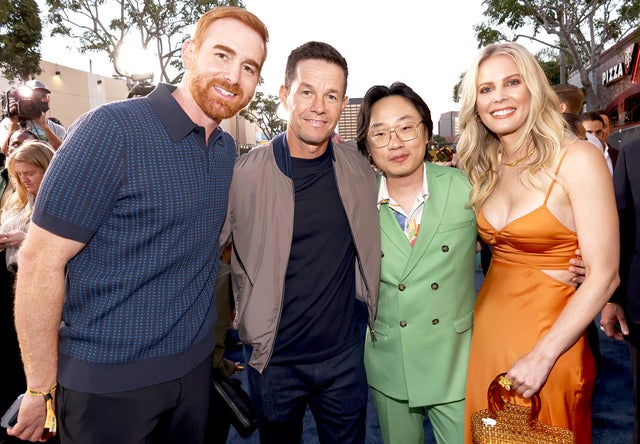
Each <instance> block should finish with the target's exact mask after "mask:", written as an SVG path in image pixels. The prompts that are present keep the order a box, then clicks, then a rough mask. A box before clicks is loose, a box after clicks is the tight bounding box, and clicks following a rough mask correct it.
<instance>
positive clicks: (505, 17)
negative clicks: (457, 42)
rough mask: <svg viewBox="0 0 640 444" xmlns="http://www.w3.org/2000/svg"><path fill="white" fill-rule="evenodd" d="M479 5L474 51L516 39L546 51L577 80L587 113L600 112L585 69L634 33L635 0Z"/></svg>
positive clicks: (492, 0) (489, 0)
mask: <svg viewBox="0 0 640 444" xmlns="http://www.w3.org/2000/svg"><path fill="white" fill-rule="evenodd" d="M482 4H483V5H484V6H485V11H484V14H483V16H484V17H485V21H484V22H483V23H480V24H478V25H476V26H475V27H474V29H475V32H476V38H477V40H478V44H479V45H478V47H482V46H485V45H487V44H490V43H494V42H499V41H516V40H519V39H528V40H529V41H534V42H537V43H541V44H543V45H546V46H548V47H549V48H551V49H552V50H553V51H554V52H555V54H556V57H555V58H554V59H555V60H558V61H560V60H562V59H566V60H567V61H569V66H568V67H569V68H570V69H572V70H573V71H575V72H577V73H578V74H579V75H580V81H581V83H582V86H583V87H584V89H585V93H586V99H587V103H588V105H589V109H596V108H600V107H601V103H600V101H599V98H598V97H599V95H598V94H597V88H598V84H597V83H592V82H591V76H590V74H591V72H590V71H591V69H593V67H597V66H598V64H599V61H600V54H601V53H602V52H603V51H604V50H605V49H606V48H608V47H609V46H611V45H612V44H614V43H616V42H617V41H618V40H620V39H622V38H624V37H625V36H627V35H629V34H630V33H631V32H634V30H636V29H637V28H638V16H639V15H640V0H484V1H483V3H482ZM544 60H545V63H550V62H551V59H550V58H546V59H544ZM558 63H560V62H558ZM547 68H549V66H547Z"/></svg>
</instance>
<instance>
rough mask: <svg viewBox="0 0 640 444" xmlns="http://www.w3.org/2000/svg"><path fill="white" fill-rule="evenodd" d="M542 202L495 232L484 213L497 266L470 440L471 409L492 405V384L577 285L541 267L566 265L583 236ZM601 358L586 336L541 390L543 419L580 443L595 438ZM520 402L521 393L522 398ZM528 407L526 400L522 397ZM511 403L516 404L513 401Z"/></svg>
mask: <svg viewBox="0 0 640 444" xmlns="http://www.w3.org/2000/svg"><path fill="white" fill-rule="evenodd" d="M552 188H553V182H552V184H551V186H550V187H549V190H548V191H547V194H546V198H545V201H544V203H543V205H542V206H540V207H539V208H537V209H535V210H533V211H532V212H530V213H528V214H526V215H524V216H522V217H520V218H518V219H515V220H513V221H512V222H510V223H508V224H507V225H506V226H505V227H503V228H502V229H500V230H496V229H495V228H494V227H492V226H491V224H490V223H489V222H488V221H487V220H486V218H485V217H484V214H483V213H482V210H480V211H479V212H478V218H477V224H478V232H479V233H480V236H481V237H482V239H483V240H484V241H485V242H486V243H488V244H490V245H491V247H492V251H493V256H492V260H491V266H490V267H489V271H488V273H487V275H486V277H485V280H484V282H483V284H482V287H481V288H480V292H479V293H478V299H477V302H476V305H475V311H474V324H473V336H472V340H471V351H470V356H469V370H468V375H467V391H466V411H465V443H471V442H472V437H471V414H472V413H473V412H475V411H476V410H480V409H486V408H487V388H488V387H489V383H490V382H491V381H492V380H493V379H494V378H495V377H496V375H498V374H499V373H502V372H507V371H508V370H509V368H510V367H511V364H512V363H513V362H514V361H516V360H517V359H518V358H520V357H522V356H523V355H524V354H526V353H528V352H529V351H531V349H532V348H533V346H534V345H535V344H536V342H538V340H539V339H540V338H541V337H542V336H543V335H544V334H545V333H546V332H547V331H548V330H549V329H550V328H551V326H552V325H553V323H554V321H555V320H556V319H557V317H558V316H559V315H560V312H561V311H562V309H563V308H564V307H565V305H566V304H567V302H568V301H569V300H570V299H571V297H572V296H573V295H574V294H575V288H574V287H573V286H570V285H567V284H564V283H562V282H560V281H557V280H555V279H554V278H552V277H550V276H548V275H547V274H545V273H544V272H543V271H541V270H566V269H567V268H568V266H569V259H570V258H572V257H574V255H575V250H576V249H577V247H578V239H577V235H576V233H575V232H574V231H571V230H569V229H568V228H566V227H565V226H564V225H563V224H562V223H560V221H559V220H558V219H556V218H555V216H554V215H553V214H552V213H551V212H550V211H549V209H548V208H547V206H546V204H547V200H548V198H549V194H550V193H551V190H552ZM595 377H596V373H595V362H594V358H593V355H592V353H591V350H590V348H589V345H588V343H587V337H586V334H583V335H582V336H581V337H580V338H579V339H578V340H577V342H576V343H575V344H574V345H573V346H572V347H571V348H570V349H569V350H567V351H566V352H565V353H564V354H563V355H561V356H560V357H559V358H558V360H557V361H556V363H555V365H554V366H553V369H552V370H551V373H550V374H549V378H548V379H547V382H546V383H545V385H544V386H543V387H542V389H541V391H540V398H541V400H542V408H541V410H540V415H539V416H538V419H539V420H540V421H542V422H546V423H549V424H553V425H559V426H562V427H565V428H568V429H570V430H572V431H573V432H574V434H575V436H576V443H578V444H582V443H585V444H586V443H591V397H592V393H593V387H594V385H595ZM521 400H522V398H521ZM517 401H518V403H522V404H523V405H529V401H528V400H522V402H520V400H517ZM510 402H514V401H513V400H512V401H510Z"/></svg>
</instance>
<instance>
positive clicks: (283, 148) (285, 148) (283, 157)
mask: <svg viewBox="0 0 640 444" xmlns="http://www.w3.org/2000/svg"><path fill="white" fill-rule="evenodd" d="M327 149H328V150H329V151H330V153H331V158H332V159H333V160H334V161H335V160H336V156H335V151H334V149H333V141H332V140H329V145H327ZM273 155H274V156H275V158H276V164H277V165H278V168H279V169H280V171H282V173H283V174H284V175H285V176H287V177H288V178H291V151H289V143H288V142H287V133H286V132H284V133H280V134H278V135H277V136H276V137H275V138H274V139H273Z"/></svg>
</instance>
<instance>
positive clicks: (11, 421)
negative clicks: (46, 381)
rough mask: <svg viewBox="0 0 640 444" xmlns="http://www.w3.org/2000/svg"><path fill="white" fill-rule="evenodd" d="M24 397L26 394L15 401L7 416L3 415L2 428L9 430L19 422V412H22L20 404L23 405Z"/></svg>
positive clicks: (0, 422) (0, 421) (0, 424)
mask: <svg viewBox="0 0 640 444" xmlns="http://www.w3.org/2000/svg"><path fill="white" fill-rule="evenodd" d="M23 396H24V393H23V394H21V395H20V396H18V397H17V398H16V400H15V401H13V404H11V407H9V409H8V410H7V411H6V412H5V414H4V415H2V419H1V420H0V426H2V427H4V428H5V429H7V428H9V427H13V426H14V425H16V423H17V422H18V412H19V411H20V404H21V403H22V397H23Z"/></svg>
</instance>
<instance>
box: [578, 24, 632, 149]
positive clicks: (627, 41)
mask: <svg viewBox="0 0 640 444" xmlns="http://www.w3.org/2000/svg"><path fill="white" fill-rule="evenodd" d="M639 59H640V28H638V29H636V30H635V31H634V32H632V33H631V34H630V35H628V36H627V37H625V38H624V39H622V40H620V42H618V43H617V44H616V45H614V46H612V47H611V48H609V49H608V50H606V51H604V52H603V53H602V54H601V55H600V62H599V65H598V66H597V67H596V69H594V70H593V74H592V82H593V83H594V85H596V91H597V95H598V99H599V100H600V103H601V104H602V109H603V110H604V111H605V112H606V113H607V115H608V116H609V120H610V121H611V136H610V138H609V143H610V144H611V145H612V146H614V147H616V148H617V147H618V146H619V145H620V144H624V143H626V142H627V141H630V140H633V139H634V138H638V137H640V60H639ZM590 111H591V110H590Z"/></svg>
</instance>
